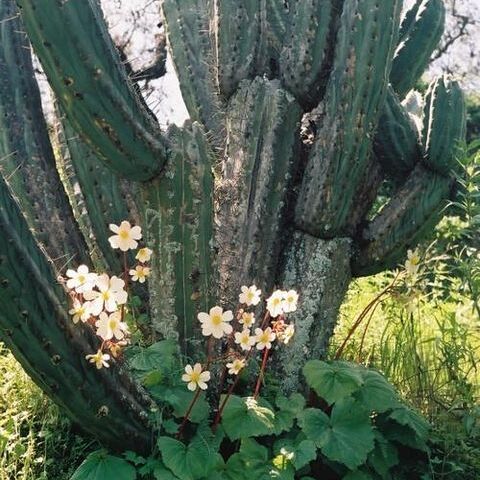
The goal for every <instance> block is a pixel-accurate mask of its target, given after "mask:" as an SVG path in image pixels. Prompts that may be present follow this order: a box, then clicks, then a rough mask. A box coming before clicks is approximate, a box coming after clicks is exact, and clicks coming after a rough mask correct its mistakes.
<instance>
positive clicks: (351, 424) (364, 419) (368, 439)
mask: <svg viewBox="0 0 480 480" xmlns="http://www.w3.org/2000/svg"><path fill="white" fill-rule="evenodd" d="M300 425H301V427H302V430H303V432H304V433H305V435H306V436H307V438H309V439H310V440H313V441H314V442H315V444H316V445H317V447H318V448H320V450H321V452H322V454H323V455H325V456H326V457H327V458H329V459H330V460H333V461H336V462H340V463H343V464H344V465H346V466H347V467H348V468H350V469H351V470H353V469H355V468H356V467H358V466H359V465H362V464H363V463H365V461H366V459H367V456H368V453H369V452H370V451H371V450H372V449H373V447H374V433H373V427H372V424H371V421H370V418H369V415H368V412H367V411H365V410H364V409H363V408H362V407H361V405H359V404H358V403H357V402H355V401H354V400H353V399H352V398H347V399H345V400H340V401H338V402H337V403H336V404H335V406H334V407H333V410H332V414H331V417H329V416H328V415H326V414H325V413H324V412H322V411H321V410H318V409H315V408H308V409H306V410H305V411H304V413H303V415H302V416H301V417H300Z"/></svg>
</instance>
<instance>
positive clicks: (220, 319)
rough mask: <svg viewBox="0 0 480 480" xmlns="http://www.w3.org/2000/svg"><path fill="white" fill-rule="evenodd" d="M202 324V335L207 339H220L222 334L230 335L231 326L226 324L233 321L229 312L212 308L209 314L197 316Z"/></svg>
mask: <svg viewBox="0 0 480 480" xmlns="http://www.w3.org/2000/svg"><path fill="white" fill-rule="evenodd" d="M197 318H198V320H199V321H200V323H201V324H202V335H204V336H205V337H208V336H210V335H213V336H214V337H215V338H222V337H223V335H224V334H227V335H228V334H230V333H232V330H233V329H232V326H231V325H230V324H229V323H228V322H231V321H232V320H233V313H232V311H231V310H227V311H226V312H224V311H223V308H222V307H213V308H211V309H210V313H205V312H201V313H199V314H198V315H197Z"/></svg>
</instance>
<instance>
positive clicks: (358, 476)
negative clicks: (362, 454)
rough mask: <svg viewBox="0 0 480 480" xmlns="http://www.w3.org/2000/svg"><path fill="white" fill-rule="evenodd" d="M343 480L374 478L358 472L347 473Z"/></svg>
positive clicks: (367, 479) (369, 479)
mask: <svg viewBox="0 0 480 480" xmlns="http://www.w3.org/2000/svg"><path fill="white" fill-rule="evenodd" d="M343 480H374V477H372V476H371V475H369V474H368V473H365V472H362V471H360V470H355V471H353V472H349V473H347V474H346V475H345V476H344V477H343Z"/></svg>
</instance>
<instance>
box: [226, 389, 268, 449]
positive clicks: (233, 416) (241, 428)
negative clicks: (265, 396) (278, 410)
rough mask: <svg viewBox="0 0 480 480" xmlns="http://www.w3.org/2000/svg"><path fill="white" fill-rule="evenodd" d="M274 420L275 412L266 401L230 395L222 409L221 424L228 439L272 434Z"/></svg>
mask: <svg viewBox="0 0 480 480" xmlns="http://www.w3.org/2000/svg"><path fill="white" fill-rule="evenodd" d="M222 401H223V398H222ZM274 420H275V414H274V413H273V411H272V408H271V407H270V405H269V404H268V403H267V402H265V401H263V400H258V401H257V400H255V399H254V398H253V397H247V398H240V397H237V396H231V397H230V399H229V400H228V402H227V405H226V407H225V410H224V411H223V416H222V425H223V427H224V429H225V433H226V434H227V435H228V437H229V438H230V440H238V439H239V438H247V437H256V436H261V435H270V434H272V433H273V431H274Z"/></svg>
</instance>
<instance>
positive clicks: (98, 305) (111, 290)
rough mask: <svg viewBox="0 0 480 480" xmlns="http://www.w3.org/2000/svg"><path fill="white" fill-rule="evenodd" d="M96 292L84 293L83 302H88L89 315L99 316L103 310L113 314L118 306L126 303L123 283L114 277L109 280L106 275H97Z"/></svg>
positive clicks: (126, 295)
mask: <svg viewBox="0 0 480 480" xmlns="http://www.w3.org/2000/svg"><path fill="white" fill-rule="evenodd" d="M96 285H97V288H98V290H99V291H98V292H97V291H96V290H92V291H91V292H85V293H84V295H83V296H84V298H85V300H90V307H89V308H90V313H91V314H92V315H95V316H96V315H99V314H100V312H101V311H102V310H103V309H104V308H105V310H106V311H107V312H114V311H115V310H117V308H118V306H119V305H123V304H124V303H127V297H128V294H127V292H126V291H125V290H124V289H123V287H124V286H125V282H124V281H123V280H122V279H121V278H118V277H116V276H115V275H114V276H113V277H112V278H109V277H108V275H107V274H106V273H104V274H103V275H99V276H98V278H97V282H96Z"/></svg>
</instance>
